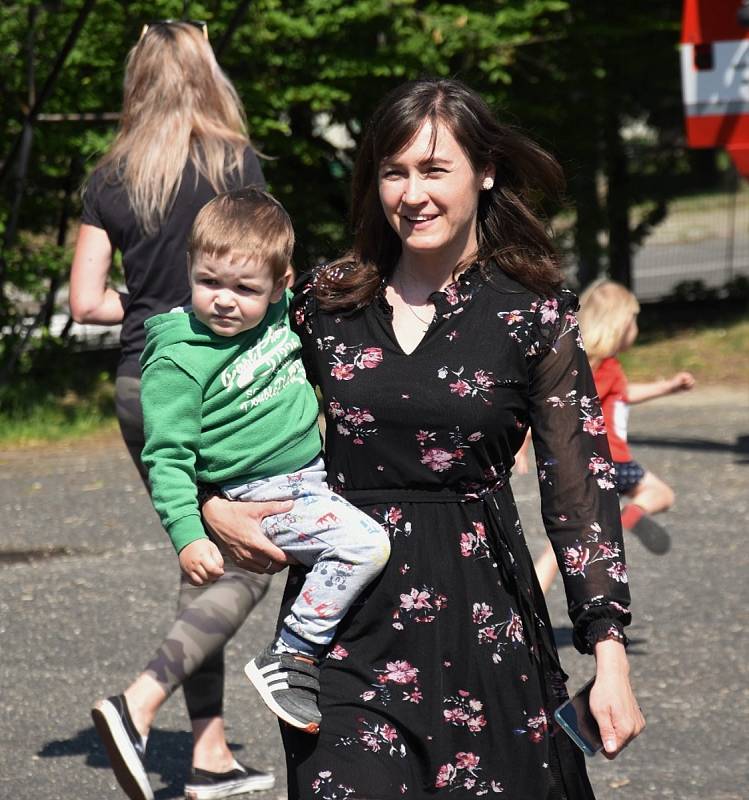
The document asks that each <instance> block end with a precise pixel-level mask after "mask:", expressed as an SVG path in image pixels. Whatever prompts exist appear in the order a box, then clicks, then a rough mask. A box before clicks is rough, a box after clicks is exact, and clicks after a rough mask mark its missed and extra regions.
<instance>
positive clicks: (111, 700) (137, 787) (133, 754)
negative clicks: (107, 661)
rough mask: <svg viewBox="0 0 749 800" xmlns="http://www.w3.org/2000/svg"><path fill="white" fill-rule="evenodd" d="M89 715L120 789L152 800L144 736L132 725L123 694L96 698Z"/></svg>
mask: <svg viewBox="0 0 749 800" xmlns="http://www.w3.org/2000/svg"><path fill="white" fill-rule="evenodd" d="M91 717H92V719H93V720H94V726H95V727H96V732H97V733H98V734H99V738H100V739H101V740H102V742H103V743H104V747H105V748H106V750H107V755H108V756H109V763H110V764H111V765H112V770H113V771H114V776H115V778H117V782H118V783H119V784H120V786H121V787H122V790H123V791H124V792H125V794H126V795H127V796H128V797H129V798H130V800H153V790H152V789H151V784H150V783H149V782H148V775H147V774H146V769H145V767H144V766H143V761H144V759H145V756H146V740H145V738H144V737H142V736H141V735H140V734H139V733H138V731H137V729H136V727H135V725H133V720H132V718H131V717H130V712H129V711H128V708H127V701H126V700H125V697H124V695H121V694H119V695H116V696H114V697H108V698H107V699H106V700H99V702H98V703H97V704H96V705H95V706H94V707H93V708H92V709H91Z"/></svg>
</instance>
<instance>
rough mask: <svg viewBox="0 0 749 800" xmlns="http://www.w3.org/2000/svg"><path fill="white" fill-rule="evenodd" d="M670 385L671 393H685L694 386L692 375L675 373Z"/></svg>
mask: <svg viewBox="0 0 749 800" xmlns="http://www.w3.org/2000/svg"><path fill="white" fill-rule="evenodd" d="M670 383H671V391H672V392H686V391H688V390H689V389H691V388H692V387H693V386H694V384H695V380H694V375H692V373H691V372H677V373H676V375H674V377H673V378H671V381H670Z"/></svg>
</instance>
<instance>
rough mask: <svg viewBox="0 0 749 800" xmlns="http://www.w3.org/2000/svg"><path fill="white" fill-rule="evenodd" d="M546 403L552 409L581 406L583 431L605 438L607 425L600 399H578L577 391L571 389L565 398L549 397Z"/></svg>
mask: <svg viewBox="0 0 749 800" xmlns="http://www.w3.org/2000/svg"><path fill="white" fill-rule="evenodd" d="M546 402H547V403H549V405H550V406H551V407H552V408H564V407H565V406H579V407H580V420H581V422H582V423H583V430H584V431H585V433H589V434H590V435H591V436H605V435H606V424H605V423H604V421H603V411H602V410H601V403H600V401H599V400H598V397H588V396H587V395H583V396H582V397H580V398H579V399H578V397H577V389H571V390H570V391H569V392H567V393H566V394H565V395H564V397H556V396H553V397H547V398H546Z"/></svg>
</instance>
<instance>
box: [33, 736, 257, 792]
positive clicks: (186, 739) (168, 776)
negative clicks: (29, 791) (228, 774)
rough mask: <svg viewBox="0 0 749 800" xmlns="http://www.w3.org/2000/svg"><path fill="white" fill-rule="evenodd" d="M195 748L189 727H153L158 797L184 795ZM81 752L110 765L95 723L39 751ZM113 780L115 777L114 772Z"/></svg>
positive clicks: (49, 754) (98, 764)
mask: <svg viewBox="0 0 749 800" xmlns="http://www.w3.org/2000/svg"><path fill="white" fill-rule="evenodd" d="M229 747H230V748H231V749H232V750H233V751H238V750H241V749H242V745H238V744H230V745H229ZM191 752H192V734H190V733H188V732H187V731H169V730H160V729H158V728H154V729H152V730H151V733H150V735H149V737H148V754H147V758H146V768H147V769H148V771H149V772H150V773H156V774H157V775H158V776H159V778H160V779H161V783H163V784H164V786H162V787H161V788H160V789H158V790H157V791H156V792H154V797H155V798H156V800H168V799H169V798H172V797H183V796H184V793H185V777H186V775H187V770H188V768H189V764H190V753H191ZM81 755H84V756H86V766H87V767H95V768H103V769H109V759H108V758H107V755H106V752H105V750H104V747H103V745H102V744H101V741H100V740H99V737H98V736H97V734H96V730H95V729H94V728H93V726H92V727H90V728H85V729H84V730H81V731H78V733H77V734H76V735H75V736H73V737H71V738H70V739H56V740H53V741H50V742H47V743H46V744H45V745H44V746H43V747H42V748H41V750H39V752H38V753H37V756H39V757H40V758H68V757H72V756H81ZM112 780H113V781H114V776H112Z"/></svg>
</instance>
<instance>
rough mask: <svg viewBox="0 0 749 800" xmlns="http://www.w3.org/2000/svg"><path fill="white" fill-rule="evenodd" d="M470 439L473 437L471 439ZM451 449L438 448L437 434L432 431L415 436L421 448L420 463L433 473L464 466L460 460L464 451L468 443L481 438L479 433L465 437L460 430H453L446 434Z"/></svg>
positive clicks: (421, 431) (468, 446)
mask: <svg viewBox="0 0 749 800" xmlns="http://www.w3.org/2000/svg"><path fill="white" fill-rule="evenodd" d="M471 437H474V439H472V438H471ZM448 438H449V440H450V444H451V446H452V447H451V449H449V450H448V449H446V448H445V447H438V446H436V444H437V433H436V432H434V431H425V430H420V431H418V432H417V434H416V441H417V442H418V444H419V447H420V448H421V463H422V464H424V465H425V466H427V467H429V469H431V470H432V471H433V472H447V471H448V470H451V469H452V468H453V467H454V466H456V465H458V464H464V463H465V462H464V461H463V460H462V459H463V457H464V456H465V451H466V449H467V448H470V445H469V444H468V442H470V441H476V440H478V439H479V438H481V436H480V434H479V432H478V431H477V432H476V433H472V434H470V436H468V437H465V436H464V435H463V434H462V432H461V430H460V428H457V427H456V428H453V429H452V430H451V431H450V432H449V433H448Z"/></svg>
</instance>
